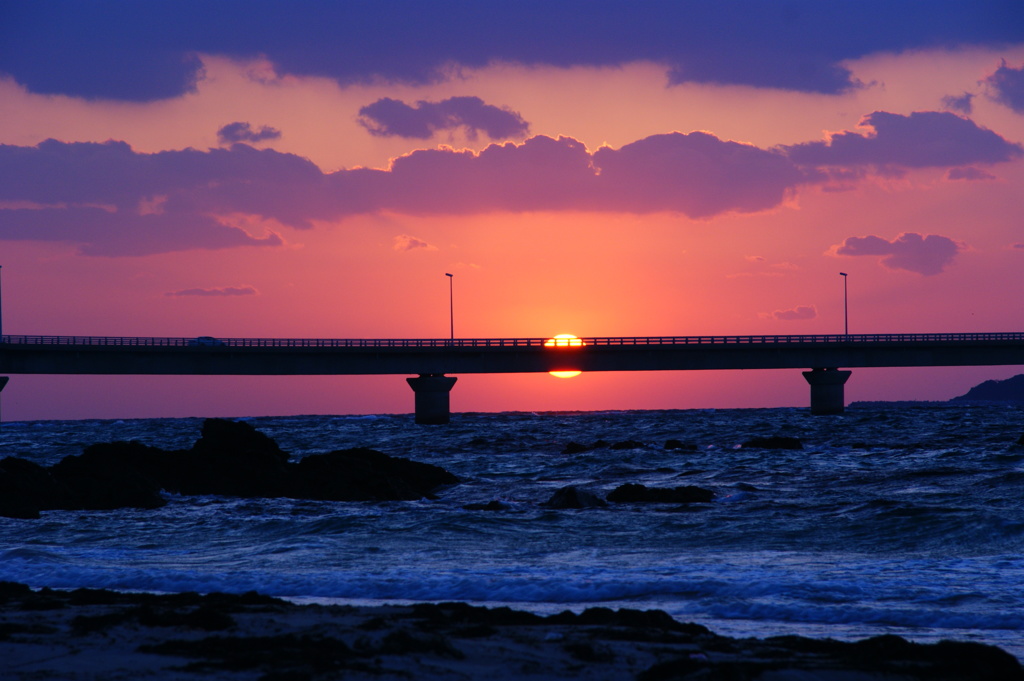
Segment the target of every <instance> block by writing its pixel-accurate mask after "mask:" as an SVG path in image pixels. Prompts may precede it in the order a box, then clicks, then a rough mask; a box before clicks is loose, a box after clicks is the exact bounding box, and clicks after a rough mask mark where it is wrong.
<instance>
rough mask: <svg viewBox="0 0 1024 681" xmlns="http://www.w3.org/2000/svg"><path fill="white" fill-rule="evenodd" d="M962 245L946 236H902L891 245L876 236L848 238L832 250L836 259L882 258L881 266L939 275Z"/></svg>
mask: <svg viewBox="0 0 1024 681" xmlns="http://www.w3.org/2000/svg"><path fill="white" fill-rule="evenodd" d="M963 249H964V246H963V244H961V243H960V242H958V241H954V240H953V239H950V238H949V237H946V236H940V235H938V234H929V235H927V236H922V235H920V234H917V233H915V232H905V233H903V234H900V235H899V236H897V237H896V238H895V239H893V240H892V241H887V240H886V239H883V238H882V237H879V236H874V235H872V236H851V237H849V238H848V239H846V240H845V241H844V242H843V243H841V244H840V245H838V246H836V247H834V249H833V252H834V253H835V254H836V255H847V256H865V255H870V256H881V258H882V259H881V262H882V264H883V265H884V266H886V267H888V268H889V269H894V270H908V271H910V272H917V273H918V274H923V275H926V276H928V275H933V274H939V273H940V272H942V270H944V269H945V268H946V266H947V265H950V264H951V263H952V262H953V259H954V258H955V257H956V255H957V253H959V252H960V251H961V250H963Z"/></svg>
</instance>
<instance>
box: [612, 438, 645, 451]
mask: <svg viewBox="0 0 1024 681" xmlns="http://www.w3.org/2000/svg"><path fill="white" fill-rule="evenodd" d="M643 448H644V443H643V442H637V441H636V440H623V441H622V442H616V443H615V444H613V445H612V446H611V447H609V449H643Z"/></svg>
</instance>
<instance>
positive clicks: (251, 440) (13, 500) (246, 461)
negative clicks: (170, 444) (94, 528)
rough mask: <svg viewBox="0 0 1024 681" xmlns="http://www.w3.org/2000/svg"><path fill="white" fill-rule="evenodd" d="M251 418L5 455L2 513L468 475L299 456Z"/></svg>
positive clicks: (411, 491)
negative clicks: (50, 460)
mask: <svg viewBox="0 0 1024 681" xmlns="http://www.w3.org/2000/svg"><path fill="white" fill-rule="evenodd" d="M289 458H290V457H289V455H288V453H287V452H284V451H282V450H281V448H280V447H279V446H278V444H277V443H276V442H275V441H274V440H273V439H271V438H270V437H268V436H267V435H265V434H263V433H261V432H259V431H258V430H256V429H255V428H253V427H252V426H251V425H249V424H247V423H244V422H238V421H229V420H225V419H206V421H205V422H204V423H203V427H202V431H201V434H200V437H199V439H198V440H197V441H196V442H195V444H194V445H193V446H192V448H191V449H188V450H177V451H167V450H163V449H160V448H158V447H151V446H149V445H145V444H143V443H141V442H137V441H131V442H108V443H100V444H94V445H91V446H89V447H87V448H86V449H85V451H84V452H83V453H82V454H80V455H74V456H68V457H65V458H64V459H62V460H61V461H60V462H58V463H57V464H55V465H53V466H50V467H44V466H40V465H39V464H36V463H33V462H32V461H28V460H26V459H22V458H19V457H6V458H4V459H2V460H0V516H4V517H9V518H26V519H35V518H39V514H40V512H41V511H48V510H65V511H67V510H91V511H96V510H112V509H118V508H142V509H152V508H159V507H161V506H163V505H165V504H166V503H167V500H166V498H165V497H164V496H163V492H169V493H172V494H182V495H207V494H210V495H220V496H231V497H248V498H255V497H263V498H274V497H289V498H293V499H315V500H320V501H385V500H413V499H422V498H429V497H431V495H432V493H433V491H434V490H436V489H438V488H440V487H443V486H445V485H453V484H456V483H458V482H459V479H458V478H457V477H456V476H454V475H452V474H451V473H449V472H447V471H445V470H444V469H442V468H439V467H438V466H432V465H430V464H425V463H419V462H416V461H410V460H408V459H404V458H401V457H393V456H388V455H387V454H384V453H382V452H378V451H376V450H373V449H367V448H365V447H360V448H354V449H344V450H337V451H333V452H328V453H326V454H313V455H309V456H306V457H303V458H302V459H301V460H300V461H299V462H297V463H293V462H291V461H289Z"/></svg>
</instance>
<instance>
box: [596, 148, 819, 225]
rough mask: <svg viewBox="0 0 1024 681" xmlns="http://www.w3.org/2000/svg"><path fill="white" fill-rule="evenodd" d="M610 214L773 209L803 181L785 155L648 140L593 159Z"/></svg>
mask: <svg viewBox="0 0 1024 681" xmlns="http://www.w3.org/2000/svg"><path fill="white" fill-rule="evenodd" d="M594 165H596V166H597V167H598V168H599V170H600V175H599V176H598V179H599V185H600V187H601V201H602V202H603V203H605V204H606V205H607V206H608V207H609V208H610V209H612V210H616V209H617V210H626V211H632V212H641V213H647V212H655V211H676V212H679V213H683V214H685V215H688V216H690V217H698V218H703V217H711V216H713V215H717V214H719V213H725V212H728V211H736V212H741V213H752V212H756V211H760V210H767V209H769V208H774V207H776V206H778V205H779V204H780V203H781V202H782V201H783V199H784V198H785V197H786V195H787V193H788V192H790V191H791V190H793V189H794V188H795V187H796V186H797V185H798V184H800V183H802V182H804V181H805V180H806V179H807V177H806V176H805V175H804V174H803V173H802V172H801V171H800V170H799V169H798V168H797V167H796V166H795V165H793V163H792V162H791V161H790V160H789V159H787V158H786V157H785V156H784V155H782V154H779V153H775V152H772V151H765V150H764V149H760V148H758V147H755V146H753V145H749V144H739V143H737V142H726V141H723V140H720V139H718V138H717V137H715V136H714V135H710V134H708V133H703V132H691V133H689V134H685V135H684V134H681V133H671V134H667V135H652V136H651V137H646V138H644V139H642V140H639V141H636V142H633V143H631V144H627V145H625V146H624V147H622V148H621V149H612V148H610V147H603V148H601V149H598V150H597V151H596V152H595V153H594Z"/></svg>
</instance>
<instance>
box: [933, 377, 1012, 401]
mask: <svg viewBox="0 0 1024 681" xmlns="http://www.w3.org/2000/svg"><path fill="white" fill-rule="evenodd" d="M950 402H1024V374H1017V375H1016V376H1014V377H1012V378H1007V379H1006V380H1004V381H985V382H984V383H981V384H979V385H976V386H974V387H973V388H971V389H970V390H968V391H967V393H966V394H964V395H960V396H959V397H954V398H953V399H951V400H950Z"/></svg>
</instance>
